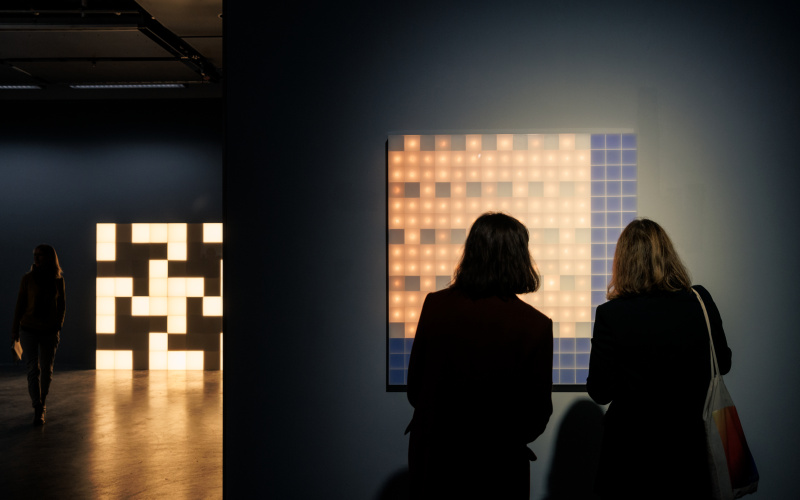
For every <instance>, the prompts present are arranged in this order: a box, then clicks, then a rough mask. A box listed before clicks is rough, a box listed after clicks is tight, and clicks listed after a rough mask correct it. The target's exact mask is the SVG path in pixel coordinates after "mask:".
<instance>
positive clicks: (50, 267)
mask: <svg viewBox="0 0 800 500" xmlns="http://www.w3.org/2000/svg"><path fill="white" fill-rule="evenodd" d="M33 251H34V253H35V252H37V251H39V252H41V253H42V255H43V256H44V264H43V265H41V266H38V267H37V266H36V265H35V264H34V265H32V266H31V271H35V272H37V273H42V276H48V275H49V276H52V277H53V278H55V279H58V278H60V277H61V275H62V273H63V271H62V270H61V264H59V262H58V254H56V249H55V248H53V247H52V246H50V245H44V244H42V245H39V246H37V247H36V248H35V249H34V250H33Z"/></svg>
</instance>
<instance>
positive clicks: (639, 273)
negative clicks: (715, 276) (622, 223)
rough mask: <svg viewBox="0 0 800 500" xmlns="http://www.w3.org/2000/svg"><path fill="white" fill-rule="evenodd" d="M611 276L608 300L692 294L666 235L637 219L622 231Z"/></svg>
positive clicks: (683, 268)
mask: <svg viewBox="0 0 800 500" xmlns="http://www.w3.org/2000/svg"><path fill="white" fill-rule="evenodd" d="M611 273H612V274H611V282H610V283H609V284H608V292H607V294H606V296H607V297H608V299H609V300H611V299H616V298H617V297H631V296H634V295H642V294H646V293H651V292H654V291H658V290H661V291H669V292H676V291H678V290H689V289H690V288H691V286H692V280H691V278H690V277H689V272H688V271H687V270H686V266H684V265H683V262H681V258H680V257H679V256H678V252H677V251H675V247H674V246H673V245H672V240H670V239H669V236H668V235H667V232H666V231H664V229H663V228H662V227H661V226H659V225H658V224H657V223H655V222H653V221H651V220H650V219H636V220H634V221H632V222H631V223H630V224H628V226H627V227H626V228H625V229H624V230H623V231H622V234H620V236H619V240H618V241H617V249H616V251H615V252H614V264H613V267H612V271H611Z"/></svg>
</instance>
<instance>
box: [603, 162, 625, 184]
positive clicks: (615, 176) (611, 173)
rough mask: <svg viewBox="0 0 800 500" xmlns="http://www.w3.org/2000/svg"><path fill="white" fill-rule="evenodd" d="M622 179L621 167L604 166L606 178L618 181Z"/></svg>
mask: <svg viewBox="0 0 800 500" xmlns="http://www.w3.org/2000/svg"><path fill="white" fill-rule="evenodd" d="M621 179H622V167H620V166H619V165H614V166H608V167H606V180H607V181H618V180H621Z"/></svg>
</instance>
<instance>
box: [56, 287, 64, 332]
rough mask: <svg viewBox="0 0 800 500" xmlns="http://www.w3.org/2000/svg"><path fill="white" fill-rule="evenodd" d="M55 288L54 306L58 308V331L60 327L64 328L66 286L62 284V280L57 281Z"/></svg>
mask: <svg viewBox="0 0 800 500" xmlns="http://www.w3.org/2000/svg"><path fill="white" fill-rule="evenodd" d="M56 287H57V288H58V297H57V299H56V306H57V307H58V329H59V331H60V330H61V327H63V326H64V316H65V315H66V314H67V297H66V285H65V283H64V278H59V279H58V282H57V283H56Z"/></svg>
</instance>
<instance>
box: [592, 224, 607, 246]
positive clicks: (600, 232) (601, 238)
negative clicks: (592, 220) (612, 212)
mask: <svg viewBox="0 0 800 500" xmlns="http://www.w3.org/2000/svg"><path fill="white" fill-rule="evenodd" d="M605 242H606V230H605V229H600V228H593V229H592V243H605Z"/></svg>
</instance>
